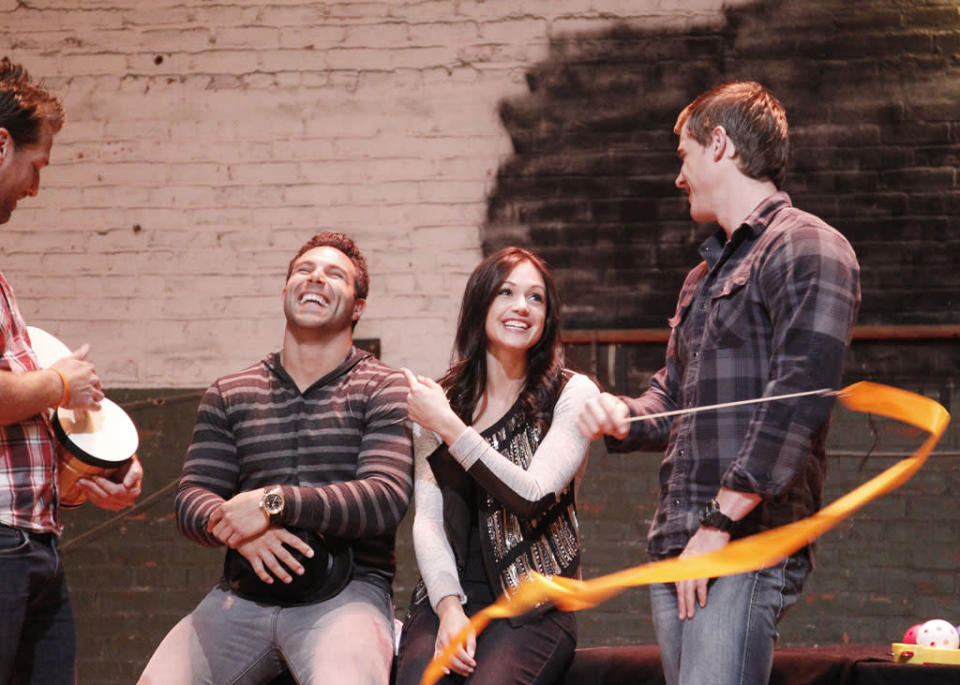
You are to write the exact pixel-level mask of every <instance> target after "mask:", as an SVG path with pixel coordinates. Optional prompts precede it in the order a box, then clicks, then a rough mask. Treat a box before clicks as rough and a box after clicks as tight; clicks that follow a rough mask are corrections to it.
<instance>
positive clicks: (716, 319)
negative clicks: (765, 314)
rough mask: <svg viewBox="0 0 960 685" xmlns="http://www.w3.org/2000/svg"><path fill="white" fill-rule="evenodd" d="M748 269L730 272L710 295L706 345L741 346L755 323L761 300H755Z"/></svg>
mask: <svg viewBox="0 0 960 685" xmlns="http://www.w3.org/2000/svg"><path fill="white" fill-rule="evenodd" d="M749 281H750V271H749V270H748V269H740V270H738V271H736V272H734V273H733V274H731V275H730V276H729V277H728V278H727V280H726V281H724V283H723V285H721V286H720V289H719V290H718V291H717V292H716V293H714V294H713V295H712V297H711V299H710V312H709V315H708V318H707V329H708V335H707V336H706V337H705V338H704V343H705V346H713V347H717V348H738V347H742V346H743V345H744V344H745V343H746V342H747V340H749V338H750V336H751V335H752V332H753V328H754V327H755V326H756V312H757V310H758V309H760V308H762V303H760V302H755V301H754V299H753V296H752V290H753V289H752V288H750V287H748V284H749Z"/></svg>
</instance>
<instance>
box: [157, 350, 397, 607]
mask: <svg viewBox="0 0 960 685" xmlns="http://www.w3.org/2000/svg"><path fill="white" fill-rule="evenodd" d="M407 392H408V387H407V383H406V381H405V380H404V378H403V375H402V374H401V373H400V372H399V371H396V370H395V369H392V368H390V367H388V366H386V365H385V364H383V363H381V362H380V361H379V360H377V359H376V358H375V357H373V356H372V355H371V354H369V353H367V352H362V351H358V350H357V349H356V348H353V349H351V352H350V354H349V355H348V356H347V358H346V359H345V360H344V362H343V363H342V364H341V365H340V366H338V367H337V368H336V369H334V370H333V371H331V372H330V373H329V374H327V375H326V376H324V377H323V378H321V379H319V380H317V381H316V382H315V383H314V384H313V385H311V386H310V387H309V388H307V389H306V390H305V391H304V392H302V393H301V392H300V390H299V389H298V388H297V385H296V383H295V382H294V381H293V379H292V378H291V377H290V376H289V375H288V374H287V372H286V371H285V370H284V369H283V367H282V366H281V364H280V354H279V353H278V352H273V353H271V354H269V355H268V356H267V357H266V358H265V359H263V360H262V361H261V362H259V363H257V364H255V365H253V366H251V367H249V368H247V369H244V370H243V371H240V372H238V373H234V374H230V375H227V376H224V377H222V378H220V379H218V380H217V381H216V382H215V383H214V384H213V385H212V386H210V388H209V389H208V390H207V391H206V393H205V394H204V396H203V399H202V400H201V401H200V408H199V411H198V415H197V424H196V427H195V428H194V432H193V440H192V442H191V444H190V447H189V448H188V450H187V455H186V460H185V462H184V466H183V475H182V477H181V479H180V486H179V489H178V491H177V497H176V511H177V524H178V527H179V528H180V530H181V532H182V533H183V534H184V535H185V536H186V537H188V538H190V539H191V540H193V541H195V542H198V543H200V544H202V545H208V546H217V545H220V544H221V543H220V541H219V540H218V539H217V538H216V537H214V536H213V535H212V534H211V533H209V532H208V531H207V521H208V519H209V517H210V514H211V513H212V512H213V510H214V509H215V508H216V507H217V506H218V505H219V504H220V503H221V502H223V501H225V500H228V499H230V498H231V497H233V496H234V495H236V494H237V493H239V492H245V491H248V490H255V489H258V488H264V487H268V486H275V485H280V486H281V488H282V491H283V495H284V499H285V503H286V504H285V507H284V512H283V516H282V522H283V524H284V525H286V526H290V527H297V528H311V529H315V530H317V531H318V532H319V533H321V534H323V535H328V536H335V537H339V538H342V539H346V540H349V541H350V542H351V544H352V547H353V553H354V567H355V568H354V577H355V578H362V579H365V580H368V581H370V582H373V583H375V584H377V585H380V586H381V587H383V588H384V589H386V590H387V591H389V590H390V584H391V582H392V580H393V575H394V571H395V566H396V560H395V553H394V537H395V531H396V528H397V525H398V524H399V523H400V520H401V519H402V518H403V515H404V513H405V512H406V510H407V505H408V504H409V501H410V493H411V490H412V480H413V479H412V472H413V456H412V451H411V439H410V426H409V422H408V420H407V404H406V397H407Z"/></svg>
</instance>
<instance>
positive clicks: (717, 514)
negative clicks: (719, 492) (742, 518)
mask: <svg viewBox="0 0 960 685" xmlns="http://www.w3.org/2000/svg"><path fill="white" fill-rule="evenodd" d="M737 523H738V522H737V521H734V520H732V519H731V518H730V517H729V516H727V515H726V514H724V513H723V512H722V511H720V504H718V503H717V500H715V499H712V500H710V501H709V502H707V506H705V507H704V508H703V511H701V512H700V525H701V526H706V527H707V528H716V529H717V530H722V531H723V532H724V533H732V532H733V531H734V530H735V529H736V527H737Z"/></svg>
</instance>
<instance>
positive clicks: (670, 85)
mask: <svg viewBox="0 0 960 685" xmlns="http://www.w3.org/2000/svg"><path fill="white" fill-rule="evenodd" d="M958 52H960V16H958V12H957V7H956V4H955V3H953V2H935V1H929V2H927V1H923V0H914V1H912V2H886V1H882V0H881V1H878V2H870V3H866V2H852V3H849V2H840V1H838V0H817V1H815V2H799V1H798V2H782V3H758V4H755V5H751V6H750V7H747V8H742V9H736V10H729V11H728V12H727V14H726V22H725V23H724V24H723V25H720V26H716V27H713V28H709V29H708V28H702V29H701V28H698V29H693V30H689V31H686V32H676V31H644V30H643V29H642V27H638V26H636V25H626V24H624V25H620V26H614V27H612V28H611V29H610V30H608V31H604V32H592V33H589V34H582V33H580V34H569V35H565V36H562V37H559V38H557V39H555V40H554V41H553V42H552V43H551V45H550V50H549V57H548V59H546V60H545V61H543V62H542V63H539V64H537V65H535V66H533V67H531V68H530V69H528V70H527V84H528V90H529V92H528V93H527V94H526V95H523V96H520V97H515V98H511V99H508V100H505V101H503V102H502V103H501V108H500V112H501V118H502V121H503V124H504V127H505V129H506V130H507V132H508V133H509V135H510V138H511V140H512V141H513V145H514V152H515V154H514V155H513V156H512V157H510V158H509V159H506V160H505V161H504V162H503V163H502V165H501V167H500V170H499V174H498V177H497V182H496V187H495V189H494V190H493V192H492V194H491V197H490V201H489V211H488V217H487V221H486V224H485V226H484V227H483V229H482V239H483V243H484V248H485V250H487V251H489V250H492V249H494V248H495V247H497V246H499V245H501V244H506V243H513V242H522V243H526V244H530V245H533V246H534V247H536V248H537V249H538V250H539V251H540V252H541V253H543V254H544V255H545V256H546V257H547V259H548V260H549V261H550V262H551V264H552V265H553V266H554V268H555V270H556V275H557V278H558V281H559V282H560V285H561V288H562V290H563V297H564V301H565V303H566V305H567V306H566V311H565V317H566V325H567V327H568V328H587V329H589V328H636V327H653V328H659V327H662V326H663V325H664V322H665V320H666V318H667V316H669V315H670V314H671V313H672V310H673V306H674V298H675V296H676V292H677V290H678V288H679V284H680V282H681V280H682V278H683V275H684V274H685V273H686V271H687V270H688V269H689V268H690V267H691V266H692V265H693V264H694V263H695V261H696V260H697V256H696V252H695V246H696V245H697V244H698V243H699V242H700V240H701V239H702V238H703V237H704V236H705V234H706V231H708V230H710V229H709V228H706V227H697V226H695V225H694V224H692V223H691V222H690V220H689V217H688V215H687V208H686V200H685V199H684V198H683V197H682V196H681V194H680V193H679V192H678V191H677V190H676V189H675V188H674V187H673V185H672V183H673V179H674V177H675V175H676V172H677V169H678V162H677V160H676V157H675V145H676V141H675V138H674V136H673V134H672V133H671V129H672V124H673V120H674V118H675V116H676V114H677V112H678V111H679V109H680V108H682V106H683V105H685V104H686V103H687V102H688V101H689V100H690V99H692V98H693V97H694V96H695V95H696V94H698V93H699V92H701V91H702V90H704V89H706V88H708V87H709V86H711V85H713V84H715V83H717V82H720V81H724V80H729V79H734V78H751V79H756V80H760V81H763V82H764V83H766V84H767V85H769V86H770V87H771V88H772V89H773V90H774V92H775V93H777V94H778V96H779V97H780V98H781V99H782V101H783V102H784V104H785V106H786V107H787V111H788V115H789V119H790V125H791V139H792V142H793V156H792V162H791V166H790V172H789V174H788V182H787V186H786V189H787V190H788V192H790V193H791V195H792V197H793V200H794V202H795V204H797V205H798V206H800V207H803V208H805V209H808V210H810V211H813V212H815V213H817V214H819V215H821V216H822V217H824V218H825V219H826V220H827V221H829V222H830V223H832V224H833V225H834V226H836V227H837V228H838V229H839V230H840V231H842V232H843V233H844V234H845V235H847V236H848V237H849V239H850V240H851V242H852V243H853V245H854V247H855V249H856V250H857V253H858V256H859V257H860V260H861V263H862V265H863V306H862V314H861V323H862V324H889V325H894V324H896V325H906V324H916V323H919V324H956V323H958V322H960V311H958V306H957V295H958V290H960V275H958V271H960V270H958V269H957V267H956V264H957V262H958V252H960V250H958V247H960V237H958V235H957V233H956V230H955V229H956V227H955V221H956V219H955V216H956V213H957V211H956V210H957V208H958V199H960V192H958V186H957V158H958V152H960V117H958V115H957V95H958V90H960V79H958V78H957V69H958V62H957V59H958ZM958 348H960V346H958V344H957V341H956V339H939V340H938V339H923V338H921V339H913V340H907V341H891V340H858V341H856V342H855V343H854V345H853V349H852V350H851V354H850V357H849V359H848V362H847V367H846V380H847V381H854V380H859V379H870V380H875V381H879V382H886V383H890V384H894V385H898V386H900V387H905V388H908V389H912V390H915V391H918V392H922V393H924V394H926V395H929V396H932V397H934V398H937V399H939V400H940V401H942V402H943V403H944V404H946V405H948V409H949V408H951V406H954V407H955V406H956V405H957V401H958V396H957V390H956V387H957V384H958V380H960V379H958V375H960V350H958ZM662 355H663V348H662V345H658V344H646V345H641V344H633V345H626V344H611V345H598V346H596V347H592V348H591V347H590V346H588V345H577V346H571V348H570V357H571V359H573V360H574V361H575V362H576V363H577V364H578V365H579V366H580V367H581V368H583V369H585V370H588V371H591V372H594V373H595V374H596V375H597V377H598V378H599V379H600V380H601V382H603V383H604V385H605V386H606V387H608V388H609V389H612V390H616V391H621V392H630V393H636V392H639V391H640V390H641V389H642V388H643V387H644V384H645V382H646V379H647V378H648V377H649V375H650V374H651V373H652V372H653V371H654V370H655V369H656V368H657V367H658V365H659V363H660V360H661V359H662ZM110 395H111V397H113V398H114V399H115V400H117V401H119V402H121V403H122V404H124V405H125V406H127V407H128V409H129V411H130V412H131V414H132V415H133V417H134V419H135V421H136V422H137V424H138V425H139V426H140V427H141V431H142V439H143V445H142V449H141V456H142V458H143V461H144V464H145V466H146V469H147V476H146V481H145V497H144V500H143V504H144V506H143V507H142V508H140V509H139V510H138V511H136V512H134V513H133V514H132V515H131V516H128V517H126V518H123V519H119V520H116V521H114V522H112V523H110V521H111V516H110V515H109V514H108V513H106V512H102V511H100V510H97V509H94V508H90V507H84V508H81V509H79V510H77V511H75V512H71V513H67V514H66V515H65V518H66V520H67V531H66V534H65V537H64V542H65V547H66V549H65V559H66V564H67V568H68V574H69V578H70V583H71V587H72V589H73V596H74V602H75V608H76V613H77V617H78V624H79V633H80V645H81V650H80V662H81V663H80V674H81V682H84V683H94V682H97V683H129V682H133V681H134V680H135V678H136V676H137V674H138V673H139V671H140V669H141V668H142V666H143V664H144V663H145V661H146V659H147V658H148V657H149V655H150V654H151V653H152V650H153V649H154V648H155V646H156V645H157V644H158V643H159V641H160V639H161V638H162V637H163V635H164V634H165V633H166V631H167V630H169V628H170V627H171V626H172V625H173V624H174V623H175V622H176V621H177V620H178V619H179V618H180V617H182V616H183V615H184V614H186V613H187V612H188V611H190V609H191V608H192V607H193V606H194V605H195V603H196V602H197V601H198V600H199V599H200V597H202V595H203V594H204V593H205V591H206V590H207V589H208V588H209V587H210V586H211V585H212V584H213V583H214V582H215V580H216V578H217V577H218V575H219V572H220V563H221V553H220V552H219V551H217V550H207V549H202V548H200V547H197V546H196V545H193V544H190V543H187V542H186V541H185V540H183V539H181V538H180V537H178V535H177V533H176V531H175V526H174V522H173V513H172V491H171V490H169V489H167V490H165V489H164V488H167V487H168V486H169V484H170V483H172V482H174V480H175V479H176V477H177V474H178V473H179V469H180V465H181V462H182V457H183V453H184V449H185V447H186V444H187V441H188V440H189V435H190V431H191V429H192V424H193V419H194V412H195V409H196V402H197V399H198V395H197V394H195V393H184V391H182V390H177V391H172V390H163V389H154V390H137V391H123V390H113V391H111V393H110ZM163 396H167V398H168V399H166V400H161V399H158V398H161V397H163ZM873 432H875V433H876V435H877V444H876V446H875V447H874V448H873V453H872V455H871V456H870V457H869V458H867V459H866V460H865V459H864V455H866V453H867V452H868V451H869V450H870V449H871V446H872V445H873V443H874V437H873ZM919 442H920V436H917V435H914V434H912V432H911V431H909V430H906V429H904V428H903V427H900V426H897V425H891V424H889V423H887V422H881V421H875V422H874V425H873V426H871V424H870V422H868V420H867V418H866V417H863V416H860V415H853V414H849V413H845V412H843V411H838V412H837V413H836V416H835V425H834V429H833V431H832V433H831V440H830V446H831V459H830V467H829V475H828V481H827V493H826V500H827V501H832V500H833V499H835V498H836V497H837V496H839V495H840V494H842V493H844V492H846V491H848V490H849V489H851V488H852V487H854V486H855V485H857V484H859V483H861V482H863V481H864V480H866V479H868V478H869V477H870V476H872V475H875V474H876V473H877V472H879V471H880V470H881V469H882V468H884V467H886V466H888V465H890V464H891V463H892V462H893V461H895V460H896V459H897V458H899V457H900V456H903V455H906V454H907V453H909V451H911V450H912V449H913V448H914V447H915V446H916V445H917V444H919ZM938 452H939V453H940V456H936V457H935V458H933V459H932V460H931V462H930V463H929V464H928V465H927V466H926V467H925V468H924V470H923V471H921V473H920V474H918V475H917V476H916V477H915V478H914V479H913V480H912V481H911V482H909V483H908V484H907V485H906V486H904V487H903V488H902V489H901V490H899V491H897V492H896V493H893V494H891V495H889V496H887V497H885V498H884V499H882V500H880V501H878V502H876V503H874V504H871V505H869V506H868V507H866V508H865V509H864V510H863V511H862V512H861V513H859V514H857V515H856V516H855V517H854V518H853V519H851V520H850V521H848V522H846V523H845V524H843V525H842V526H840V527H839V528H838V529H837V530H834V531H832V532H831V533H829V534H827V535H826V536H825V537H824V538H823V540H821V541H820V543H819V553H818V568H817V571H816V572H815V574H814V575H813V576H812V578H811V580H810V581H809V583H808V587H807V588H806V591H805V593H804V595H803V597H802V599H801V602H800V604H799V606H797V607H796V608H795V609H794V610H793V612H792V613H791V614H790V615H788V617H787V618H786V619H785V620H784V621H783V623H782V624H781V633H782V635H783V642H784V644H786V645H790V646H803V645H814V644H834V643H841V642H862V643H875V644H877V643H886V642H890V641H892V640H895V639H897V638H899V637H900V636H901V634H902V633H903V631H904V630H905V629H906V628H907V627H909V626H910V625H912V624H913V623H915V622H918V621H920V620H924V619H927V618H933V617H943V618H947V619H950V620H952V621H953V622H960V606H958V604H960V602H958V597H960V587H958V585H960V573H958V570H960V507H957V506H956V502H957V498H958V495H960V469H958V468H957V456H960V437H958V433H957V430H956V429H952V430H951V431H950V433H949V434H948V435H947V436H946V438H945V440H944V441H943V443H942V444H941V447H940V448H939V450H938ZM657 461H658V455H654V454H633V455H605V454H604V453H603V449H602V447H600V446H599V445H598V446H595V450H594V454H592V456H591V463H590V467H589V469H588V471H587V475H586V477H585V479H584V482H583V487H582V489H581V507H580V510H581V514H582V520H583V538H584V547H585V566H584V574H585V576H587V577H591V576H596V575H599V574H602V573H607V572H612V571H615V570H619V569H621V568H624V567H627V566H631V565H635V564H639V563H643V562H644V561H645V553H644V551H643V548H644V542H643V541H644V538H645V535H646V529H647V526H648V524H649V520H650V518H651V517H652V514H653V511H652V504H653V501H654V493H655V490H656V485H655V475H656V464H657ZM148 498H152V499H148ZM410 521H411V517H410V516H408V517H407V519H405V521H404V523H403V525H402V529H401V531H400V534H399V540H400V543H399V560H398V565H399V573H398V577H397V583H396V588H395V592H396V596H395V605H396V606H397V607H398V614H400V615H402V609H403V607H404V606H405V604H406V601H407V599H408V597H409V592H410V589H411V588H412V585H413V582H414V581H415V580H416V570H415V564H414V560H413V554H412V550H411V548H410V535H409V528H410ZM104 524H105V525H104ZM100 525H103V527H102V528H99V529H98V528H97V526H100ZM647 608H648V607H647V600H646V593H645V591H644V590H643V589H635V590H631V591H628V592H625V593H623V594H622V595H620V596H619V597H617V598H614V599H613V600H611V601H610V602H608V603H606V604H604V605H602V606H601V607H598V608H596V609H593V610H590V611H586V612H583V613H582V614H581V615H580V622H581V644H582V645H595V644H627V643H647V642H652V641H653V632H652V627H651V625H650V620H649V615H648V610H647Z"/></svg>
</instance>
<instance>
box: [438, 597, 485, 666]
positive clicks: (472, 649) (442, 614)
mask: <svg viewBox="0 0 960 685" xmlns="http://www.w3.org/2000/svg"><path fill="white" fill-rule="evenodd" d="M437 616H438V617H439V618H440V627H439V628H438V629H437V641H436V644H435V645H434V650H433V655H434V657H436V656H439V655H440V653H441V652H443V650H445V649H446V648H447V645H449V644H450V642H451V641H452V640H453V639H454V638H455V637H456V636H457V635H459V634H460V631H461V630H463V629H464V627H465V626H467V625H469V623H470V619H469V618H467V614H466V613H465V612H464V611H463V605H462V604H460V598H459V597H457V596H456V595H447V596H446V597H444V598H443V599H441V600H440V601H439V602H437ZM476 652H477V633H476V632H475V631H473V630H471V631H470V633H469V635H468V636H467V641H466V643H465V644H464V645H462V646H460V647H459V648H458V649H457V651H456V652H454V653H453V658H452V659H451V661H450V668H451V669H453V672H454V673H457V674H459V675H462V676H468V675H470V674H471V673H473V669H475V668H476V667H477V661H476V659H474V655H475V654H476ZM447 672H448V673H449V671H447Z"/></svg>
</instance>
